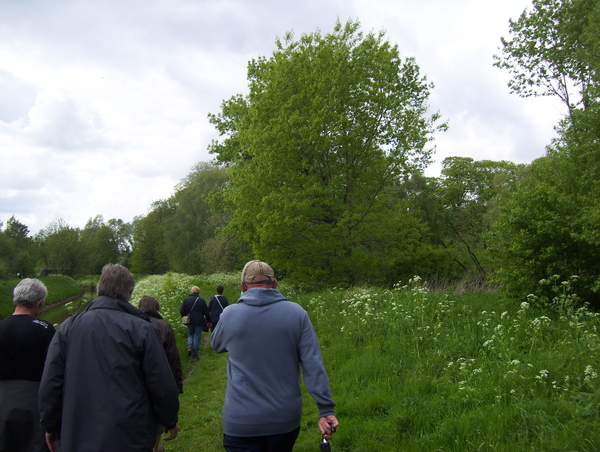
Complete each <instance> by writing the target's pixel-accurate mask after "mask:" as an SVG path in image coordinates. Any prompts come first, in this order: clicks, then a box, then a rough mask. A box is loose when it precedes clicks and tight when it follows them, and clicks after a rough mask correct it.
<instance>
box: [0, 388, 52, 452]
mask: <svg viewBox="0 0 600 452" xmlns="http://www.w3.org/2000/svg"><path fill="white" fill-rule="evenodd" d="M39 387H40V382H39V381H26V380H2V381H0V451H6V452H10V451H19V452H41V451H46V452H47V451H48V450H49V449H48V446H46V436H45V435H44V431H43V430H42V427H41V426H40V410H39V408H38V401H37V396H38V389H39Z"/></svg>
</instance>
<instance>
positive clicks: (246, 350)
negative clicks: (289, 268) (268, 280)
mask: <svg viewBox="0 0 600 452" xmlns="http://www.w3.org/2000/svg"><path fill="white" fill-rule="evenodd" d="M211 345H212V348H213V350H215V351H216V352H217V353H222V352H229V360H228V363H227V393H226V395H225V404H224V406H223V431H224V433H225V434H227V435H230V436H242V437H248V436H265V435H278V434H283V433H288V432H290V431H292V430H294V429H296V428H297V427H299V426H300V422H301V418H302V392H301V390H300V369H302V375H303V378H304V384H305V386H306V389H307V390H308V392H309V393H310V395H311V396H312V397H313V398H314V399H315V401H316V402H317V407H318V408H319V416H320V417H323V416H329V415H333V414H335V413H334V409H333V407H334V406H335V402H334V401H333V400H332V399H331V389H330V388H329V380H328V379H327V373H326V372H325V368H324V366H323V359H322V357H321V348H320V346H319V341H318V340H317V335H316V334H315V330H314V328H313V326H312V323H311V322H310V319H309V318H308V314H307V313H306V311H305V310H304V309H303V308H302V307H301V306H300V305H298V304H296V303H292V302H290V301H288V300H287V299H286V298H285V297H284V296H283V295H282V294H281V293H280V292H279V291H278V290H276V289H262V288H255V289H250V290H247V291H246V292H244V293H243V296H242V298H240V299H239V300H238V303H237V304H233V305H229V306H228V307H226V308H225V310H224V311H223V313H222V314H221V319H220V320H219V323H218V324H217V327H216V328H215V330H214V331H213V333H212V335H211Z"/></svg>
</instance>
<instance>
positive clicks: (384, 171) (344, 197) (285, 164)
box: [210, 21, 445, 281]
mask: <svg viewBox="0 0 600 452" xmlns="http://www.w3.org/2000/svg"><path fill="white" fill-rule="evenodd" d="M248 82H249V94H248V95H247V96H245V97H242V96H240V95H237V96H234V97H232V98H231V99H230V100H229V101H226V102H224V103H223V105H222V111H221V113H220V114H219V115H211V116H210V118H211V122H212V123H213V124H214V125H215V126H216V127H217V129H218V130H219V132H220V133H221V134H222V136H224V139H223V140H222V141H221V142H220V143H214V144H213V145H212V146H211V152H214V153H216V154H217V161H220V162H225V163H227V164H228V165H230V169H231V173H230V175H231V179H230V182H231V185H230V193H229V199H230V200H231V202H232V204H233V206H234V207H235V210H234V211H233V223H232V226H233V227H234V228H235V229H236V230H237V231H238V233H239V234H240V235H241V236H242V237H243V238H244V239H245V240H247V241H248V242H250V243H251V244H252V246H253V249H254V253H255V254H256V256H257V257H260V258H264V259H268V260H270V261H271V262H272V263H273V264H274V265H276V266H278V267H280V268H281V269H282V270H284V271H285V272H286V274H288V275H289V274H303V275H305V276H313V277H318V278H325V277H328V278H331V279H333V280H343V281H354V280H355V278H356V277H357V276H356V275H355V274H356V272H355V271H353V270H351V268H352V266H353V264H351V263H353V262H354V263H355V262H356V261H357V260H358V261H361V262H362V261H363V260H364V261H365V262H366V261H367V260H370V261H371V262H373V261H378V262H380V263H381V265H382V266H383V267H386V266H387V267H389V266H390V263H389V261H390V260H393V259H394V254H393V252H392V253H388V254H390V255H391V257H389V256H385V257H382V254H384V253H381V249H382V248H387V249H388V251H389V246H390V243H391V244H394V245H391V246H392V247H394V246H402V245H396V244H399V243H401V242H400V241H399V240H398V237H399V234H400V232H399V231H398V230H397V229H396V228H395V227H394V224H402V223H405V222H406V220H403V218H404V217H406V216H407V215H408V214H407V213H406V211H405V210H402V207H401V206H400V204H399V201H398V200H396V199H394V198H393V196H392V195H391V194H390V191H389V187H391V186H393V185H394V184H395V183H396V182H397V180H398V179H399V178H400V177H401V176H403V175H404V174H406V173H407V172H408V171H412V170H415V169H420V168H423V167H424V166H425V165H426V164H427V163H428V162H429V159H430V155H431V152H432V149H429V148H427V145H428V143H429V141H430V140H431V137H432V134H433V132H434V130H437V128H444V127H445V125H440V126H436V123H437V121H438V119H439V118H438V115H433V116H431V117H427V116H426V114H427V108H428V105H427V99H428V97H429V90H430V88H431V87H432V85H431V84H428V83H427V81H426V79H425V77H423V76H421V74H420V72H419V67H418V66H417V64H416V63H415V61H414V60H413V59H405V60H403V59H402V58H401V57H400V55H399V52H398V48H397V47H396V46H395V45H391V44H390V43H389V42H388V41H387V40H385V34H384V33H383V32H381V33H378V34H374V33H368V34H363V33H362V32H361V31H360V24H359V23H358V22H353V21H348V22H347V23H345V24H342V23H339V22H338V23H337V24H336V26H335V27H334V31H333V32H332V33H330V34H326V35H323V34H321V32H319V31H317V32H314V33H310V34H305V35H302V36H301V37H300V38H299V39H297V40H295V39H294V36H293V34H292V33H288V34H286V35H285V37H284V39H283V40H277V42H276V49H275V51H274V52H273V55H272V56H271V57H270V58H265V57H260V58H257V59H255V60H252V61H251V62H250V63H249V65H248ZM383 212H385V214H384V213H383ZM412 221H414V219H413V220H412ZM366 237H368V238H370V240H365V238H366ZM375 237H377V239H374V238H375ZM375 242H377V243H375ZM375 250H377V251H375ZM358 256H362V257H360V258H359V257H358ZM367 267H368V266H367ZM362 273H363V275H361V276H360V277H361V278H362V277H366V278H367V279H368V278H373V277H377V278H382V277H383V276H382V274H383V273H384V272H382V270H381V268H378V267H377V264H375V265H373V264H371V268H370V269H369V271H365V272H362Z"/></svg>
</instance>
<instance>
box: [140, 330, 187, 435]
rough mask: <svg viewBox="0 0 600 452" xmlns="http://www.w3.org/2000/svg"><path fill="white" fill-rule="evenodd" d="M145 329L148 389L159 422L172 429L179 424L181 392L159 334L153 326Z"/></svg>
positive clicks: (145, 360)
mask: <svg viewBox="0 0 600 452" xmlns="http://www.w3.org/2000/svg"><path fill="white" fill-rule="evenodd" d="M148 327H149V328H145V329H144V334H145V337H144V360H143V370H144V375H145V378H146V388H147V389H148V392H149V394H150V400H152V403H153V405H154V409H155V412H156V417H157V419H158V422H159V423H160V424H162V425H164V426H165V427H166V428H168V429H171V428H173V427H174V426H175V425H176V424H177V420H178V417H177V413H178V412H179V398H178V396H179V390H178V389H177V384H176V383H175V378H174V377H173V372H172V371H171V367H170V366H169V361H168V360H167V355H166V353H165V352H164V349H163V345H162V344H161V342H160V340H159V333H158V331H157V330H156V328H154V327H153V326H152V325H150V324H148Z"/></svg>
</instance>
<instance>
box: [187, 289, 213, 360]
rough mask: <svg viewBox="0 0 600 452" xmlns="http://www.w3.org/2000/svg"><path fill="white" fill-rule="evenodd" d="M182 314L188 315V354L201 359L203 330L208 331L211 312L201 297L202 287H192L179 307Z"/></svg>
mask: <svg viewBox="0 0 600 452" xmlns="http://www.w3.org/2000/svg"><path fill="white" fill-rule="evenodd" d="M179 312H180V313H181V316H182V317H183V316H186V315H187V316H188V317H189V323H188V324H187V328H188V356H192V357H193V358H194V359H196V360H197V359H199V356H198V350H199V349H200V339H201V338H202V331H204V330H206V331H208V327H210V326H211V325H212V324H211V321H210V312H209V311H208V306H207V305H206V301H205V300H204V298H200V288H199V287H197V286H194V287H192V290H191V293H190V294H189V295H188V296H187V297H186V298H185V300H183V303H181V307H180V308H179Z"/></svg>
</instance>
